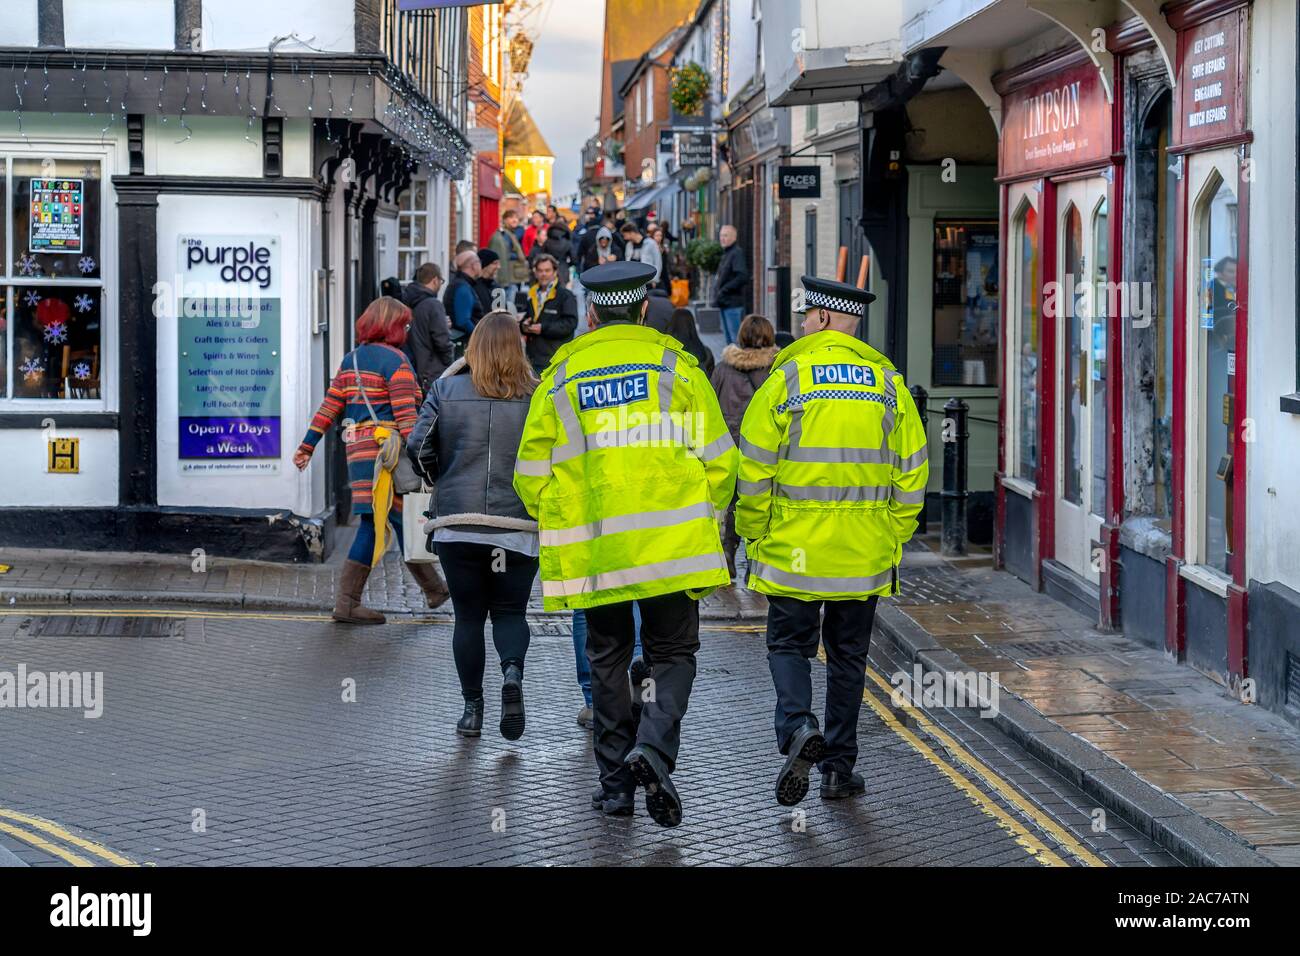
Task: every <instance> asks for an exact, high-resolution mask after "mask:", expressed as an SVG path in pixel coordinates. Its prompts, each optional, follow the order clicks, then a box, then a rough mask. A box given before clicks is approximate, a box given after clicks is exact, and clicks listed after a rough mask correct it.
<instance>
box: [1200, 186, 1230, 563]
mask: <svg viewBox="0 0 1300 956" xmlns="http://www.w3.org/2000/svg"><path fill="white" fill-rule="evenodd" d="M1202 195H1203V197H1204V198H1203V200H1202V202H1201V203H1200V205H1199V206H1198V208H1197V218H1196V242H1197V245H1196V247H1195V248H1196V250H1197V255H1198V257H1199V274H1198V276H1197V302H1196V313H1197V323H1196V335H1195V338H1194V340H1193V341H1194V342H1195V345H1196V356H1197V363H1196V366H1195V367H1196V369H1197V373H1198V376H1199V405H1200V407H1199V412H1200V414H1199V416H1198V417H1199V419H1200V429H1199V432H1200V434H1199V435H1197V440H1198V442H1199V444H1200V454H1199V455H1198V456H1197V458H1198V459H1199V461H1200V465H1201V467H1200V474H1199V475H1197V481H1198V484H1199V485H1200V488H1199V494H1198V495H1197V497H1198V499H1199V500H1198V509H1197V517H1198V523H1199V527H1200V532H1201V536H1200V540H1201V554H1200V555H1199V556H1198V557H1199V559H1200V561H1201V563H1203V564H1206V565H1208V566H1210V567H1212V568H1214V569H1216V570H1218V571H1222V572H1225V573H1226V571H1227V568H1228V561H1227V558H1228V552H1229V550H1230V547H1231V542H1232V521H1233V514H1232V483H1233V481H1234V475H1233V471H1232V424H1231V422H1232V417H1233V412H1232V404H1233V400H1234V394H1233V393H1234V381H1235V378H1236V368H1235V358H1236V340H1237V339H1236V335H1237V332H1236V329H1237V239H1238V236H1237V197H1236V194H1235V193H1234V192H1233V191H1232V186H1231V185H1230V184H1229V183H1228V182H1226V181H1224V180H1223V179H1222V178H1221V177H1219V176H1218V174H1217V173H1216V174H1214V175H1213V176H1212V177H1211V180H1210V182H1209V184H1208V185H1207V186H1206V189H1205V191H1204V193H1203V194H1202Z"/></svg>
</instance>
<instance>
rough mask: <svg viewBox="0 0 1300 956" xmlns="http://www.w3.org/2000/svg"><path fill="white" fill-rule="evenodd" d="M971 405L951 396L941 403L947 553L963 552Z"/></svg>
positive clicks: (960, 553)
mask: <svg viewBox="0 0 1300 956" xmlns="http://www.w3.org/2000/svg"><path fill="white" fill-rule="evenodd" d="M969 411H970V406H969V405H967V404H966V403H965V402H964V401H962V400H961V399H960V398H950V399H948V401H947V402H945V403H944V406H943V415H944V422H943V492H942V496H941V497H942V499H943V532H942V550H943V554H945V555H948V556H960V555H963V554H965V553H966V498H967V492H966V442H967V439H968V438H969V437H970V431H969V428H968V426H967V422H966V415H967V413H968V412H969Z"/></svg>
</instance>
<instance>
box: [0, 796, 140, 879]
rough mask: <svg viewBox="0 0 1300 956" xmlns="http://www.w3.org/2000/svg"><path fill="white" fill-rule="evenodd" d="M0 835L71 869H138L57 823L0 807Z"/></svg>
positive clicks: (123, 858)
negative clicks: (33, 848) (115, 867)
mask: <svg viewBox="0 0 1300 956" xmlns="http://www.w3.org/2000/svg"><path fill="white" fill-rule="evenodd" d="M0 833H7V834H9V835H10V836H11V837H16V838H17V839H19V840H22V841H23V842H24V843H30V844H31V845H32V846H34V847H36V848H37V849H38V850H43V851H45V852H46V853H49V854H50V855H51V856H57V857H58V858H59V859H60V860H63V861H64V862H65V863H68V864H70V865H72V866H100V865H101V864H102V863H111V864H112V865H113V866H138V865H139V864H137V863H135V862H133V861H131V860H129V859H127V858H126V857H124V856H122V855H121V854H120V853H114V852H113V851H112V850H110V849H109V848H108V847H106V846H103V845H101V844H99V843H95V842H94V841H93V840H87V839H85V838H83V837H79V836H77V835H76V834H75V833H71V832H69V831H68V830H66V829H64V828H63V827H61V826H59V825H58V824H57V823H51V822H50V821H49V820H43V819H41V818H40V817H34V816H32V815H31V814H29V813H19V812H18V811H17V810H7V809H5V808H4V807H0ZM56 841H57V842H56ZM70 847H71V849H70Z"/></svg>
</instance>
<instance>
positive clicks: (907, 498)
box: [891, 488, 925, 505]
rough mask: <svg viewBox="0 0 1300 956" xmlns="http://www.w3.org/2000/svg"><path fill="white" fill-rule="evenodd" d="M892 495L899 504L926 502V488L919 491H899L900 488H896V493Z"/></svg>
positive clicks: (921, 503) (920, 503)
mask: <svg viewBox="0 0 1300 956" xmlns="http://www.w3.org/2000/svg"><path fill="white" fill-rule="evenodd" d="M891 497H892V498H893V499H894V501H897V502H898V503H899V504H904V505H923V504H925V489H924V488H921V489H919V490H917V491H899V490H898V489H894V493H893V495H892V496H891Z"/></svg>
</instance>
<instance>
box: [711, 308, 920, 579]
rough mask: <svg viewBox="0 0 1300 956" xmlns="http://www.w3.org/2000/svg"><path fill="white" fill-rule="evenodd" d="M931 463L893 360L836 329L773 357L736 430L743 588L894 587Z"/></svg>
mask: <svg viewBox="0 0 1300 956" xmlns="http://www.w3.org/2000/svg"><path fill="white" fill-rule="evenodd" d="M929 475H930V466H929V461H928V455H927V452H926V436H925V429H924V428H923V427H922V425H921V419H920V416H919V415H918V414H917V411H916V405H915V404H914V403H913V401H912V396H911V394H910V393H909V392H908V391H907V388H906V387H905V386H904V384H903V377H902V376H901V375H899V374H898V371H897V370H896V369H895V368H894V366H893V365H892V364H891V363H890V361H889V360H888V359H887V358H885V357H884V356H883V355H881V354H880V353H879V352H877V351H876V350H875V349H873V348H872V347H871V346H869V345H867V344H866V343H865V342H862V341H859V340H858V339H856V338H853V337H852V336H849V335H845V334H844V333H842V332H836V331H833V330H828V331H825V332H817V333H814V334H813V335H809V336H806V337H804V338H801V339H798V340H796V341H795V342H794V343H793V344H791V345H789V346H787V347H786V348H785V349H783V350H782V351H781V353H780V354H778V355H777V357H776V359H775V360H774V361H773V365H772V374H771V375H770V376H769V377H768V379H767V381H766V382H764V383H763V385H762V386H761V387H760V388H759V390H758V392H757V393H755V395H754V397H753V399H752V400H751V401H750V403H749V408H748V409H747V410H746V412H745V418H744V421H742V422H741V426H740V480H739V481H738V482H737V486H736V487H737V491H738V492H739V499H738V502H737V505H736V531H737V533H738V534H740V535H741V536H742V537H744V538H745V539H746V541H748V542H749V548H748V550H747V554H748V555H749V582H748V584H749V587H750V589H751V590H754V591H760V592H762V593H764V594H780V595H784V596H787V597H795V598H803V599H805V600H817V599H823V598H829V599H845V598H858V599H860V598H866V597H869V596H870V595H873V594H896V593H898V573H897V569H898V563H899V561H900V560H901V559H902V556H903V544H904V543H905V542H906V541H907V540H908V538H910V537H911V536H912V532H913V530H915V528H916V516H917V514H918V513H919V512H920V510H921V506H922V504H923V503H924V501H925V486H926V483H927V481H928V480H929Z"/></svg>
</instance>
